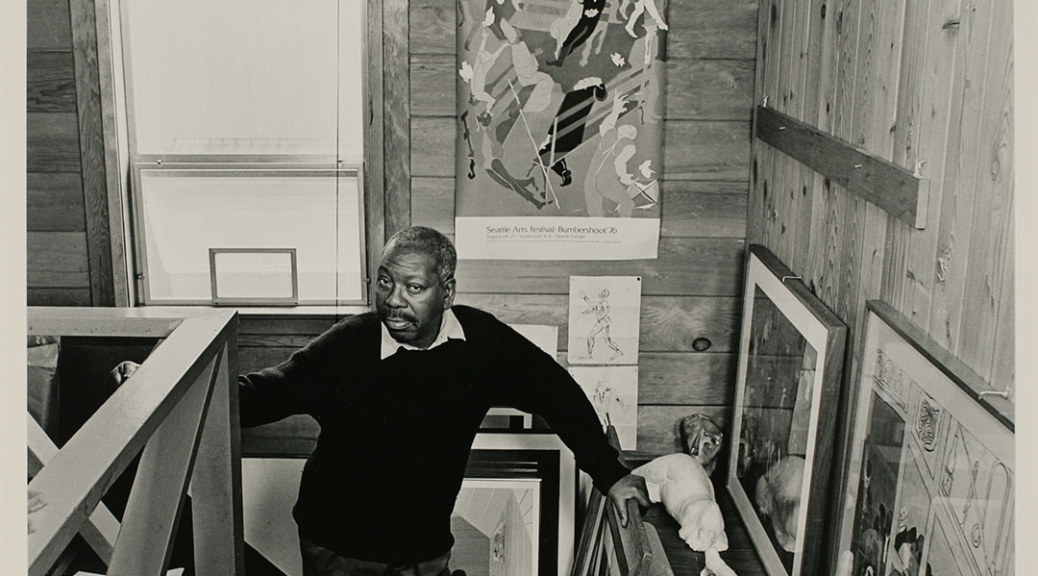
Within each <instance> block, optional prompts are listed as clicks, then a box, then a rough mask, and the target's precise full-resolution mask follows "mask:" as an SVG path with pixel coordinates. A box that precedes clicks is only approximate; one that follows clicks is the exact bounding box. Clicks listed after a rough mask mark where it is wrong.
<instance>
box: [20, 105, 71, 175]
mask: <svg viewBox="0 0 1038 576" xmlns="http://www.w3.org/2000/svg"><path fill="white" fill-rule="evenodd" d="M25 120H26V127H25V132H26V146H25V167H26V171H27V172H79V166H80V158H79V121H78V120H77V118H76V113H75V112H32V113H29V114H26V117H25Z"/></svg>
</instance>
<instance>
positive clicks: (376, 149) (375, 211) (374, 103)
mask: <svg viewBox="0 0 1038 576" xmlns="http://www.w3.org/2000/svg"><path fill="white" fill-rule="evenodd" d="M365 15H366V18H367V27H366V28H365V30H366V35H367V41H366V42H365V43H364V61H365V63H366V68H365V74H366V75H365V77H364V84H365V86H364V90H365V98H366V100H367V102H366V106H367V110H366V111H365V112H366V116H367V117H366V118H365V119H364V120H365V122H364V229H365V231H366V232H365V237H364V240H365V243H366V246H365V249H366V250H367V253H368V260H367V274H366V276H367V277H366V278H365V281H366V282H367V294H368V301H369V302H374V301H375V283H374V282H371V277H372V276H373V275H374V272H375V270H376V269H377V268H378V262H379V255H380V253H381V252H382V245H383V243H384V242H385V240H386V238H385V232H386V228H385V225H386V223H385V200H384V199H385V185H384V183H385V174H384V173H383V153H384V149H383V142H384V128H385V127H384V125H383V106H382V102H383V86H382V3H381V2H380V0H367V6H366V10H365Z"/></svg>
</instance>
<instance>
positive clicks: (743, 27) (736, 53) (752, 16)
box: [667, 0, 758, 60]
mask: <svg viewBox="0 0 1038 576" xmlns="http://www.w3.org/2000/svg"><path fill="white" fill-rule="evenodd" d="M757 4H758V3H757V2H756V1H753V0H734V1H726V0H675V1H673V2H671V3H670V7H669V9H668V14H667V17H668V18H669V19H670V20H669V21H668V24H669V26H670V30H669V32H668V34H667V57H668V58H673V59H679V58H704V59H729V58H731V59H740V60H752V59H753V58H755V57H756V52H757V47H756V34H755V32H756V29H757Z"/></svg>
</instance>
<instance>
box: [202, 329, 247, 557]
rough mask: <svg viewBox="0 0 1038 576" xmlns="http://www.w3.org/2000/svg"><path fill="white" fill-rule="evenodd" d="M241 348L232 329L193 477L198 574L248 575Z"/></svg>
mask: <svg viewBox="0 0 1038 576" xmlns="http://www.w3.org/2000/svg"><path fill="white" fill-rule="evenodd" d="M237 349H238V346H237V342H236V336H235V334H232V335H231V337H230V338H229V339H228V341H227V346H226V347H225V349H224V354H223V358H222V361H221V363H220V366H219V374H218V376H217V380H216V384H215V389H214V390H213V399H212V401H211V405H210V409H209V415H208V418H207V419H206V422H205V428H204V430H203V431H202V443H201V445H200V446H199V447H198V456H197V458H198V461H197V463H196V464H197V465H196V466H195V471H194V476H193V477H192V478H191V500H192V503H193V506H192V518H193V521H194V531H193V533H194V551H195V573H196V574H198V575H199V576H225V575H226V576H243V575H244V569H245V562H244V557H245V551H244V545H243V541H244V534H245V530H244V528H243V521H242V499H241V442H240V434H239V425H238V366H237Z"/></svg>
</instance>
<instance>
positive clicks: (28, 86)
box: [25, 51, 76, 112]
mask: <svg viewBox="0 0 1038 576" xmlns="http://www.w3.org/2000/svg"><path fill="white" fill-rule="evenodd" d="M25 71H26V78H25V106H26V111H28V112H75V111H76V80H75V72H74V71H73V65H72V53H71V52H38V51H29V52H27V53H26V63H25Z"/></svg>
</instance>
